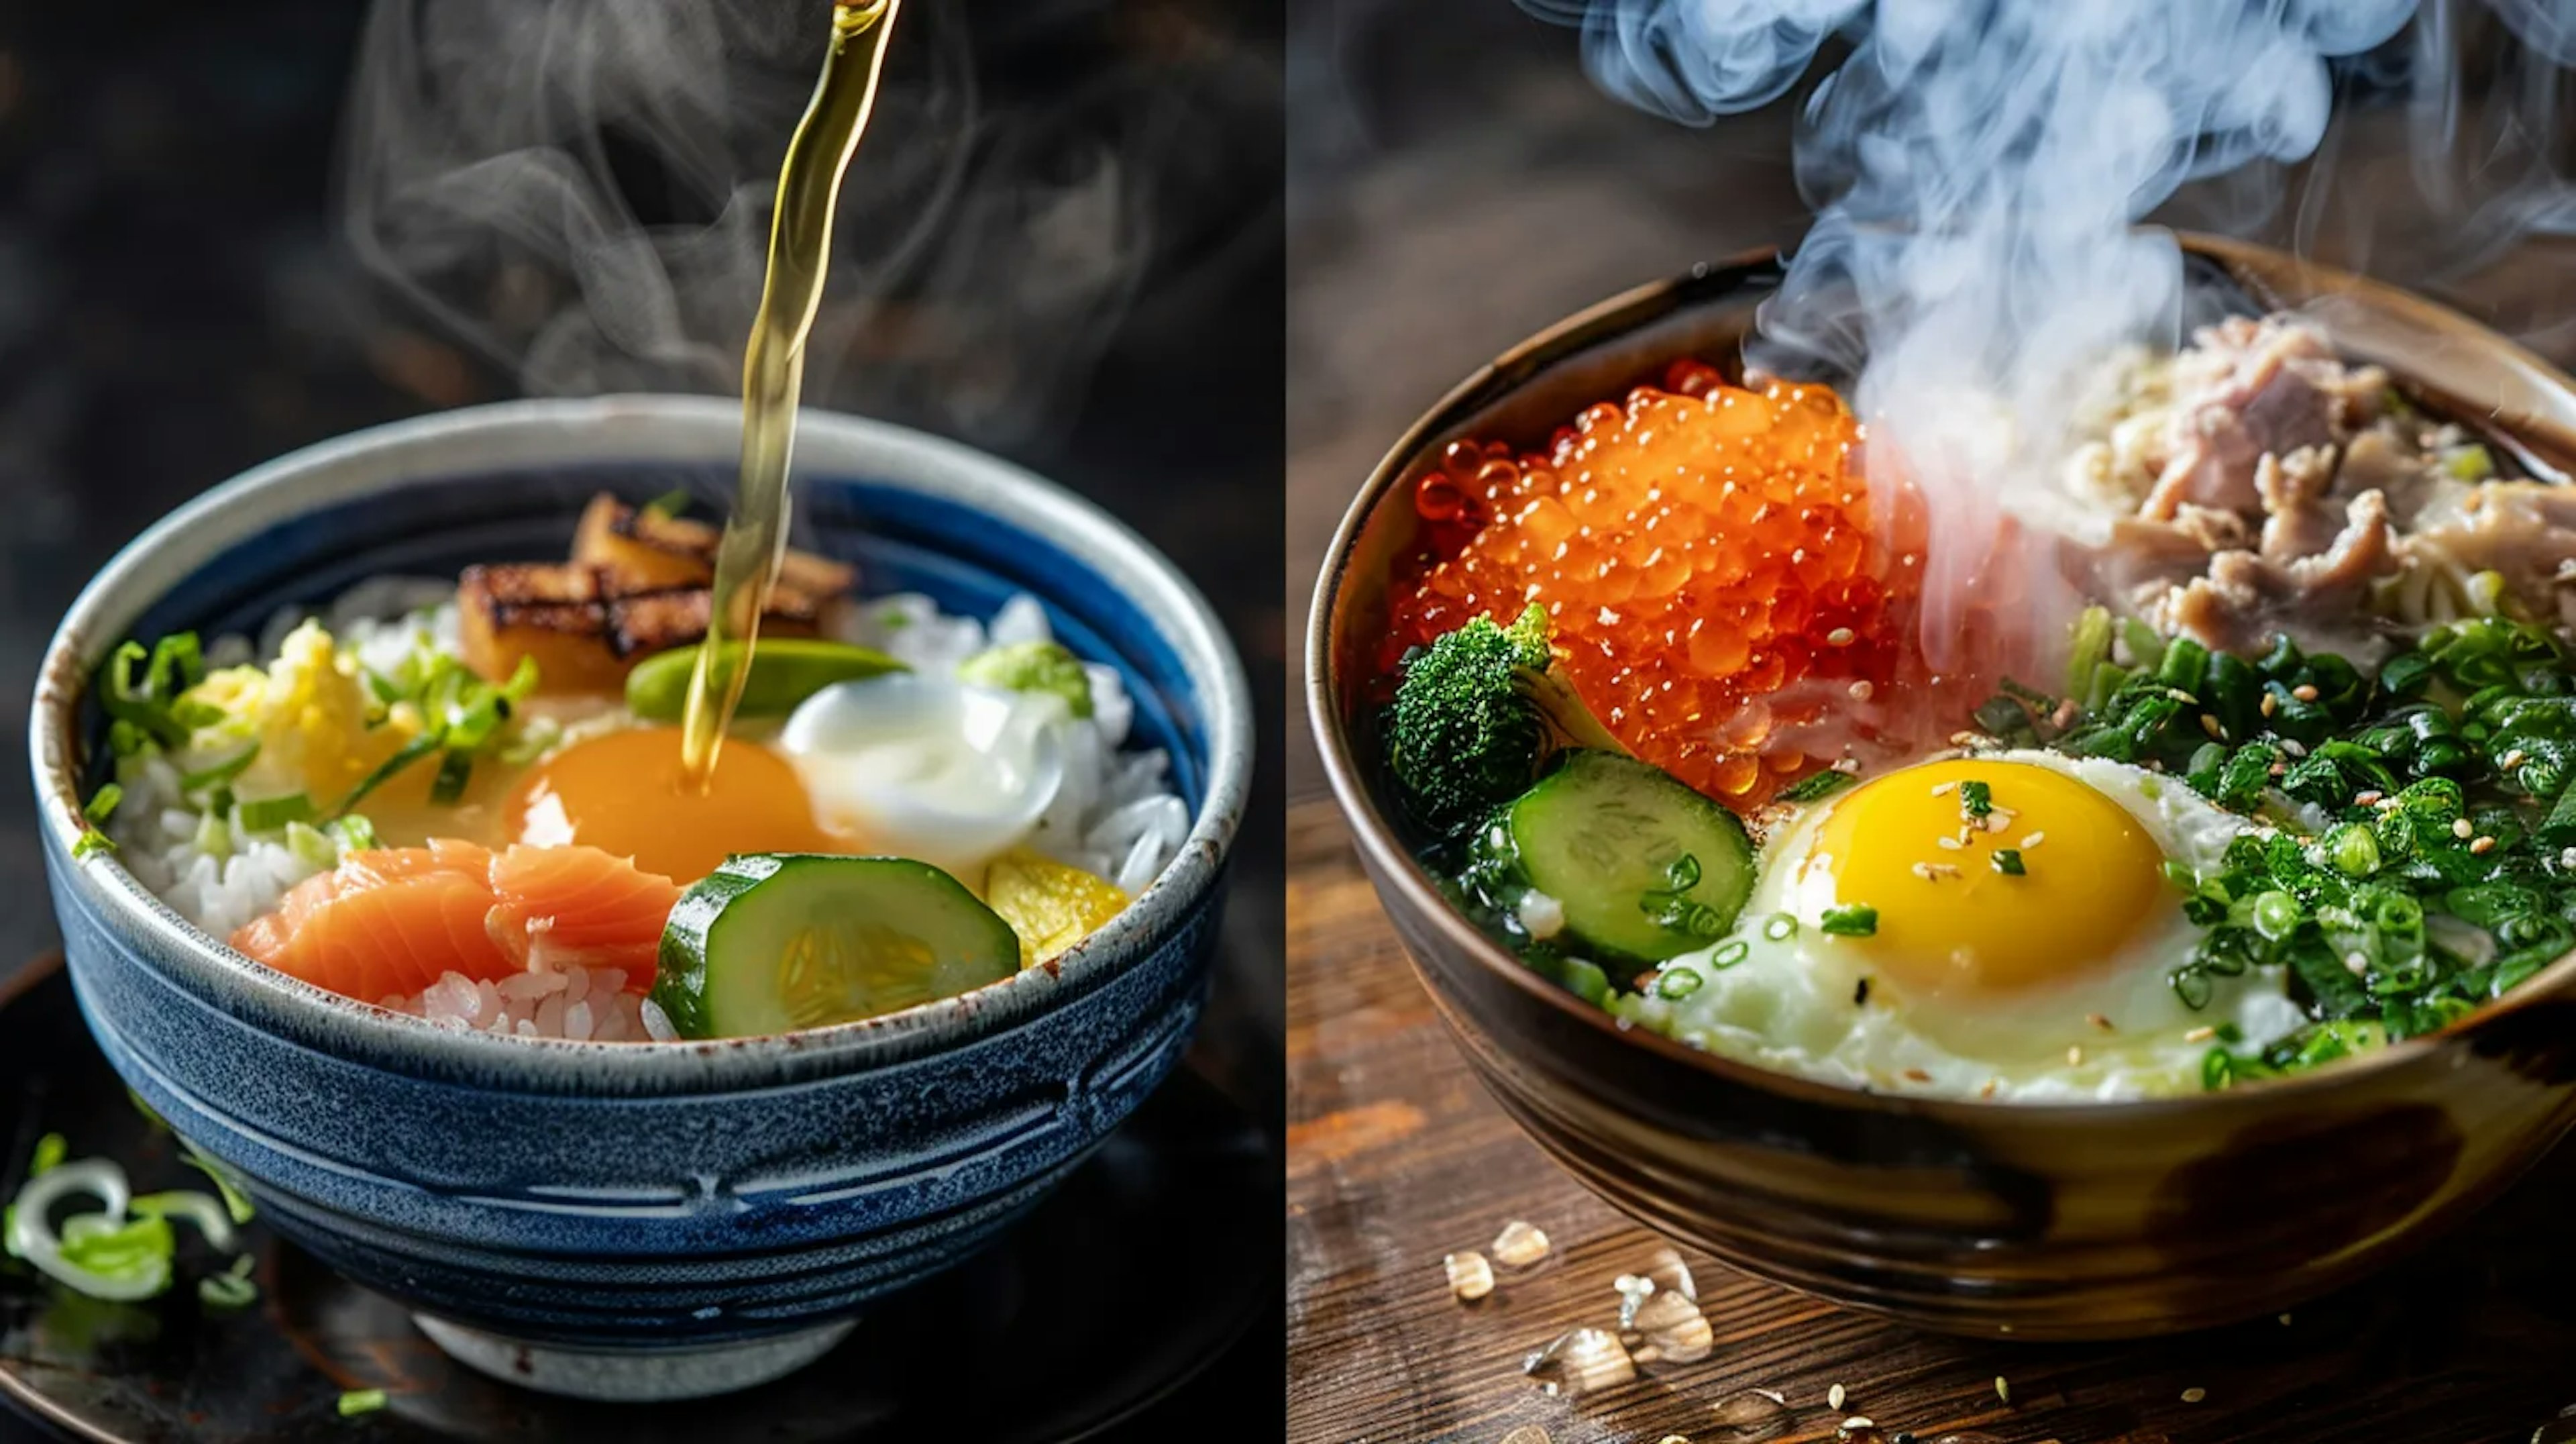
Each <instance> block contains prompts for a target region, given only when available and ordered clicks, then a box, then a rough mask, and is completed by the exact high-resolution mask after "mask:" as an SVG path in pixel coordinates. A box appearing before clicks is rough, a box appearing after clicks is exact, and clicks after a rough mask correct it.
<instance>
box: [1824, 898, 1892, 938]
mask: <svg viewBox="0 0 2576 1444" xmlns="http://www.w3.org/2000/svg"><path fill="white" fill-rule="evenodd" d="M1816 926H1817V927H1818V928H1820V929H1822V930H1823V931H1825V932H1827V933H1830V934H1832V935H1833V936H1835V937H1838V938H1865V937H1869V936H1872V935H1873V934H1875V933H1877V931H1878V909H1876V908H1874V907H1869V906H1866V905H1863V904H1859V903H1855V904H1853V905H1852V906H1850V907H1833V908H1827V909H1825V914H1824V916H1823V917H1822V918H1819V919H1818V920H1817V922H1816Z"/></svg>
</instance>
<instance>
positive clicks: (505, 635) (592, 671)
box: [456, 563, 844, 696]
mask: <svg viewBox="0 0 2576 1444" xmlns="http://www.w3.org/2000/svg"><path fill="white" fill-rule="evenodd" d="M456 600H457V610H458V612H459V614H460V619H461V622H462V627H461V631H462V633H463V637H464V643H465V663H466V665H467V666H469V667H472V668H473V669H474V671H475V672H476V673H477V674H478V675H481V676H484V677H487V678H490V679H492V680H493V681H496V682H497V681H501V680H503V679H505V678H507V677H508V676H509V675H510V674H511V673H512V672H513V671H516V670H517V669H518V665H519V659H520V658H522V657H532V658H534V659H535V660H536V664H537V690H538V691H539V692H540V693H543V694H546V695H551V696H562V695H567V694H572V693H605V692H616V691H619V690H621V689H622V688H624V686H625V685H626V674H627V673H628V672H629V671H630V670H632V669H633V668H634V666H635V664H636V663H637V662H639V661H641V660H643V659H644V658H645V657H647V656H650V655H652V654H653V653H655V652H660V651H666V650H668V649H670V648H672V647H685V646H689V645H692V644H694V643H696V642H698V641H699V640H701V639H703V638H704V637H705V636H706V634H707V613H708V610H709V607H710V605H711V603H710V601H709V598H708V593H707V589H706V588H705V587H665V588H658V589H645V590H637V589H634V588H631V587H629V586H627V585H625V584H624V583H623V582H622V581H621V580H620V579H619V578H618V577H617V576H616V575H615V574H613V573H611V572H608V571H604V570H600V569H597V568H593V567H588V566H582V565H576V564H571V563H563V564H538V565H503V566H476V567H468V568H466V569H465V573H464V575H463V576H462V577H460V578H459V579H458V582H457V589H456ZM842 605H844V603H843V600H842V599H841V598H839V597H827V598H818V597H815V596H813V595H811V594H808V593H805V592H801V591H798V590H795V589H794V588H790V587H785V586H781V587H779V588H778V589H777V590H776V591H774V592H773V593H772V594H771V596H770V606H769V610H768V611H766V612H764V613H763V614H762V616H761V624H760V629H761V634H762V635H763V636H771V637H811V636H816V635H819V634H820V633H821V632H822V630H823V627H824V625H825V623H826V622H827V621H828V620H829V619H830V617H831V615H832V613H833V611H834V610H835V609H836V608H838V607H840V606H842Z"/></svg>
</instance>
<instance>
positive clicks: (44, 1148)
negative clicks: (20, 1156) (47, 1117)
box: [27, 1133, 71, 1178]
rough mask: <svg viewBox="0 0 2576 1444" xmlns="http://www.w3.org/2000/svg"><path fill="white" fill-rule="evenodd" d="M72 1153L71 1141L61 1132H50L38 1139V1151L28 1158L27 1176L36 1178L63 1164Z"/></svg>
mask: <svg viewBox="0 0 2576 1444" xmlns="http://www.w3.org/2000/svg"><path fill="white" fill-rule="evenodd" d="M70 1154H71V1143H70V1141H69V1140H67V1139H65V1138H64V1137H63V1136H62V1135H61V1134H59V1133H48V1134H46V1135H45V1136H44V1137H42V1138H39V1139H37V1140H36V1151H35V1153H34V1154H33V1155H31V1156H30V1157H29V1158H28V1159H27V1176H28V1177H29V1178H35V1177H38V1176H39V1175H42V1174H47V1173H51V1172H53V1171H54V1170H55V1169H57V1168H60V1167H62V1166H63V1160H64V1159H65V1158H66V1157H68V1156H70Z"/></svg>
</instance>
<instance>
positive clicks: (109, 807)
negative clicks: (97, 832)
mask: <svg viewBox="0 0 2576 1444" xmlns="http://www.w3.org/2000/svg"><path fill="white" fill-rule="evenodd" d="M124 800H125V789H124V788H122V787H119V786H117V785H116V784H115V783H113V782H109V783H103V784H101V785H100V787H99V789H98V791H96V792H94V793H92V794H91V795H90V799H89V805H88V806H86V807H84V808H82V809H81V821H83V822H86V823H88V824H89V825H90V826H92V827H105V826H107V820H108V819H109V818H111V817H114V816H115V815H116V805H117V804H118V803H120V802H123V801H124Z"/></svg>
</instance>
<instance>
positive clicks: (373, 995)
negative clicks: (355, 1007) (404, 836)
mask: <svg viewBox="0 0 2576 1444" xmlns="http://www.w3.org/2000/svg"><path fill="white" fill-rule="evenodd" d="M478 851H479V849H478ZM492 905H493V896H492V888H491V884H490V882H489V881H488V879H487V878H486V877H485V876H482V875H478V874H477V873H476V872H475V871H474V870H472V869H471V868H468V867H464V866H461V865H459V860H458V859H456V858H454V857H450V858H448V859H445V860H442V859H440V858H439V857H438V856H436V855H435V854H434V853H432V852H430V850H428V849H421V848H405V849H399V850H387V851H377V852H362V853H354V854H351V855H350V857H348V858H347V859H344V860H343V861H342V863H341V865H340V866H339V867H338V868H335V869H334V870H332V871H331V872H328V873H324V874H322V875H321V876H319V877H314V878H307V879H306V880H305V881H303V882H301V883H298V884H296V886H295V888H294V890H293V891H291V892H290V893H288V894H287V897H286V900H285V902H284V903H283V904H281V905H280V906H279V908H278V910H277V911H276V912H273V913H271V914H269V915H268V916H266V917H263V918H258V919H254V920H253V921H252V922H250V923H249V924H247V925H246V926H244V927H243V928H242V929H241V930H240V931H238V932H236V933H234V934H233V939H232V942H233V946H234V947H235V948H238V949H240V950H241V951H242V952H244V953H246V954H248V955H249V956H251V957H253V958H255V959H257V960H259V961H260V962H262V963H265V964H267V965H268V966H270V967H272V968H275V969H277V970H278V971H279V972H281V973H285V974H287V975H289V976H290V977H297V978H302V979H303V980H304V981H306V982H308V983H311V984H313V985H314V986H316V987H321V988H328V989H330V990H331V991H332V992H335V993H339V994H341V995H343V996H344V997H351V998H357V999H360V1000H362V1001H365V1002H376V1001H378V1000H381V999H384V998H388V997H394V996H398V995H399V996H409V995H411V994H413V993H417V992H419V991H420V990H422V989H423V988H426V987H428V986H429V985H430V984H432V983H434V982H437V981H438V979H439V977H440V975H441V974H444V973H462V974H463V975H465V976H466V977H468V978H472V979H475V980H477V981H481V980H485V979H489V980H493V981H498V980H499V979H502V978H505V977H508V976H509V975H510V974H512V973H514V972H516V971H518V970H519V966H520V965H519V963H518V962H517V960H515V959H513V958H512V957H511V956H510V955H509V954H508V953H506V952H504V951H502V949H501V948H500V947H499V945H497V944H495V943H494V942H493V941H492V935H491V928H490V918H491V913H492Z"/></svg>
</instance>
